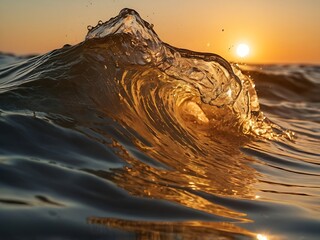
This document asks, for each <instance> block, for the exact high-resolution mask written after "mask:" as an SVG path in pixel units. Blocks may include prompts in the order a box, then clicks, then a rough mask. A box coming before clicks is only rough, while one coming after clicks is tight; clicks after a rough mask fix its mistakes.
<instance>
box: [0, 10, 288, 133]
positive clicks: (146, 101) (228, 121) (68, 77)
mask: <svg viewBox="0 0 320 240" xmlns="http://www.w3.org/2000/svg"><path fill="white" fill-rule="evenodd" d="M88 29H89V31H88V34H87V36H86V40H85V41H84V42H82V43H80V44H78V45H76V46H68V45H66V46H65V47H64V48H62V49H58V50H55V51H53V52H50V53H48V54H45V55H42V56H37V57H33V58H31V59H29V60H27V61H23V62H22V63H20V64H18V65H17V66H10V67H8V68H5V69H2V70H1V72H0V77H1V78H2V79H4V81H3V82H2V85H1V86H0V91H1V92H6V91H11V94H12V90H15V93H16V94H18V93H17V92H19V91H23V89H26V88H31V89H33V90H34V89H35V88H42V89H43V88H45V89H44V90H42V91H48V89H50V90H49V92H51V93H48V94H53V95H54V94H56V93H52V91H53V90H56V91H59V94H61V92H65V95H70V92H68V91H71V92H72V94H73V95H72V98H73V99H69V100H68V101H70V100H71V101H75V99H77V100H79V102H81V103H82V104H84V105H90V104H92V102H94V103H95V104H96V105H97V106H98V108H99V109H101V108H104V109H106V108H109V110H108V114H110V115H111V117H113V118H119V117H118V116H119V115H122V114H123V115H125V116H128V115H131V116H130V117H129V116H128V118H131V119H132V118H136V120H138V119H139V121H140V122H143V123H144V125H146V128H148V129H149V128H151V129H152V128H153V129H154V132H158V131H163V129H161V128H159V127H160V126H161V125H162V126H165V125H166V128H167V129H166V131H169V132H170V131H171V130H172V129H175V130H174V131H177V132H174V134H175V135H176V134H182V135H185V134H187V133H188V132H190V130H192V129H193V128H194V127H195V126H196V128H198V127H199V126H200V128H205V129H207V130H209V129H217V130H225V131H228V132H230V131H234V132H237V133H238V134H239V133H244V134H249V135H250V134H251V135H255V136H262V137H264V138H269V139H275V138H279V137H288V138H292V136H293V135H292V133H291V132H289V131H283V130H282V129H281V128H280V127H279V126H276V125H275V124H272V123H271V122H270V121H269V120H265V117H264V116H263V114H262V112H261V111H260V107H259V102H258V97H257V94H256V91H255V88H254V84H253V81H252V80H251V79H250V78H249V77H247V76H246V75H244V74H242V73H241V71H240V69H239V68H238V67H237V66H236V65H234V64H230V63H228V62H227V61H226V60H225V59H223V58H222V57H220V56H218V55H216V54H208V53H198V52H192V51H189V50H184V49H178V48H175V47H173V46H170V45H168V44H166V43H163V42H162V41H161V40H160V39H159V37H158V36H157V34H156V33H155V32H154V30H153V28H152V25H150V24H149V23H147V22H146V21H144V20H143V19H142V18H141V17H140V16H139V14H138V13H137V12H135V11H134V10H131V9H124V10H122V11H121V12H120V13H119V15H118V16H117V17H115V18H112V19H110V20H109V21H107V22H105V23H102V22H99V23H98V25H97V26H95V27H91V26H90V27H88ZM17 68H18V69H17ZM58 89H59V90H58ZM75 91H76V92H75ZM67 92H68V93H67ZM32 94H33V96H34V95H36V94H35V93H32ZM62 97H65V96H62ZM70 98H71V96H70ZM44 101H48V100H44ZM64 101H65V100H64ZM124 105H127V106H126V109H124ZM120 109H121V110H120ZM119 111H123V112H122V113H121V114H118V115H115V114H114V113H115V112H117V113H119ZM124 112H126V113H124ZM120 118H121V119H122V120H123V119H124V118H123V117H122V116H121V117H120ZM136 120H135V121H136ZM125 121H127V120H125ZM128 121H129V120H128ZM160 123H161V124H160ZM194 123H195V124H194ZM159 124H160V125H159ZM186 129H187V131H186ZM186 139H187V138H186Z"/></svg>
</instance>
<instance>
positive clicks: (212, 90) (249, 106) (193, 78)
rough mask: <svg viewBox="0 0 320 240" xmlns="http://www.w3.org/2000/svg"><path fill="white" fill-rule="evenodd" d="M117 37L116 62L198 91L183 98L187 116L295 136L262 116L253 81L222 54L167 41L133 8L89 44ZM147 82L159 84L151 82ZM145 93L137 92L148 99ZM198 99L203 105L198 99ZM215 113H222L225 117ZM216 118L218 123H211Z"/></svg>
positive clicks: (95, 31) (92, 33)
mask: <svg viewBox="0 0 320 240" xmlns="http://www.w3.org/2000/svg"><path fill="white" fill-rule="evenodd" d="M114 37H120V39H119V40H117V46H118V47H120V48H118V49H117V51H113V53H112V54H115V55H117V56H118V58H117V63H116V64H119V62H118V61H120V62H121V63H120V64H121V65H122V66H128V65H131V66H132V65H145V66H148V67H149V68H150V69H149V71H155V72H157V71H160V72H161V74H160V75H163V76H165V77H163V79H161V81H165V82H167V83H169V82H171V83H172V82H177V81H178V82H179V84H178V85H180V87H181V85H185V89H190V88H192V89H195V90H196V91H192V94H191V95H188V94H183V97H182V99H178V102H180V103H185V102H187V103H185V104H183V106H184V110H185V112H187V115H194V118H195V119H197V120H200V122H202V123H204V122H205V123H209V122H212V121H214V122H215V123H216V122H217V121H223V120H224V119H225V118H226V115H231V116H229V117H228V118H230V119H233V120H232V121H231V124H229V125H227V126H225V127H226V128H230V127H233V126H237V127H238V128H239V126H240V129H241V131H242V132H243V133H246V134H253V135H258V136H262V137H266V138H269V139H274V138H278V137H282V136H286V137H289V138H291V137H292V134H291V133H289V132H283V130H282V129H281V128H280V127H278V126H276V125H275V124H272V123H271V122H270V121H269V120H267V121H266V120H265V117H264V116H263V114H262V113H261V112H260V107H259V101H258V97H257V94H256V91H255V87H254V83H253V81H252V80H251V79H250V78H249V77H247V76H246V75H244V74H242V72H241V71H240V69H239V68H238V67H237V65H235V64H233V65H231V64H230V63H229V62H228V61H226V60H225V59H224V58H222V57H221V56H219V55H216V54H210V53H199V52H193V51H189V50H185V49H179V48H175V47H173V46H170V45H169V44H166V43H163V42H162V41H161V40H160V39H159V37H158V36H157V34H156V33H155V32H154V30H153V26H152V25H151V24H149V23H147V22H146V21H144V20H143V19H142V18H141V17H140V16H139V14H138V13H137V12H136V11H134V10H131V9H123V10H122V11H121V12H120V13H119V15H118V16H116V17H114V18H112V19H110V20H109V21H107V22H105V23H101V22H100V23H99V24H98V25H97V26H96V27H94V28H91V29H90V30H89V32H88V34H87V36H86V40H87V41H89V40H92V39H96V40H97V39H99V40H101V39H104V41H107V42H108V41H110V38H114ZM142 78H143V77H142ZM158 80H159V79H158ZM129 81H130V79H129V80H128V82H129ZM146 81H147V82H149V83H150V84H153V83H151V80H150V79H146ZM153 81H154V80H153ZM125 84H127V83H125ZM137 89H139V87H138V88H137ZM189 92H190V91H189ZM141 94H142V93H141V92H139V93H137V95H140V98H143V96H142V95H141ZM174 94H175V93H174V92H172V95H174ZM163 97H164V96H163ZM169 98H173V97H172V96H171V97H169ZM197 98H199V99H201V101H200V102H199V101H197ZM191 99H192V100H191ZM175 101H176V100H175ZM190 101H191V102H193V103H190ZM154 104H157V103H154ZM206 105H210V106H212V107H208V106H206ZM203 106H205V107H203ZM221 109H223V111H222V110H221ZM210 112H211V113H210ZM212 112H219V113H220V116H217V114H212ZM212 115H214V116H215V119H210V116H211V117H212ZM225 122H226V121H224V123H225ZM229 123H230V122H229ZM222 124H223V123H222ZM220 127H221V126H220Z"/></svg>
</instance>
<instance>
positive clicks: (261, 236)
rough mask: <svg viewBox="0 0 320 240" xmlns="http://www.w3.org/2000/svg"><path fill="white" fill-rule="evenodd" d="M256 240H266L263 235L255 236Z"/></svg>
mask: <svg viewBox="0 0 320 240" xmlns="http://www.w3.org/2000/svg"><path fill="white" fill-rule="evenodd" d="M257 239H258V240H268V238H267V236H266V235H263V234H257Z"/></svg>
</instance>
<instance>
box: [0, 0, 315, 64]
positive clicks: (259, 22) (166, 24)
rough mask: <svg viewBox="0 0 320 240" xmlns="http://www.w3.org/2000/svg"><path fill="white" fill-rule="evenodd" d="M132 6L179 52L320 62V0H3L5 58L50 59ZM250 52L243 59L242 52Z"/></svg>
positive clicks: (0, 47) (0, 28)
mask: <svg viewBox="0 0 320 240" xmlns="http://www.w3.org/2000/svg"><path fill="white" fill-rule="evenodd" d="M124 7H129V8H133V9H135V10H136V11H138V12H139V13H140V15H141V17H142V18H143V19H145V20H146V21H148V22H149V23H152V24H154V29H155V31H156V32H157V34H158V35H159V36H160V38H161V39H162V40H163V41H165V42H167V43H169V44H171V45H173V46H176V47H181V48H188V49H191V50H195V51H202V52H213V53H217V54H219V55H221V56H223V57H224V58H226V59H227V60H231V61H238V62H252V63H317V64H319V63H320V0H267V1H265V0H198V1H191V0H161V1H146V0H139V1H138V0H122V1H121V0H119V1H118V0H113V1H112V0H110V1H108V0H101V1H93V0H92V1H88V0H77V1H71V0H64V1H62V0H28V1H25V0H0V34H1V35H0V36H1V37H0V51H2V52H9V53H16V54H30V53H44V52H48V51H50V50H53V49H56V48H60V47H62V46H63V45H64V44H66V43H69V44H76V43H79V42H81V41H83V40H84V37H85V35H86V33H87V25H96V23H97V22H98V21H99V20H103V21H106V20H108V19H110V18H111V17H114V16H116V15H117V14H118V13H119V11H120V10H121V9H122V8H124ZM241 43H242V44H246V45H247V46H248V47H249V48H250V52H249V54H248V55H247V56H244V57H242V58H241V57H240V56H239V55H237V54H236V53H237V46H238V45H239V44H241Z"/></svg>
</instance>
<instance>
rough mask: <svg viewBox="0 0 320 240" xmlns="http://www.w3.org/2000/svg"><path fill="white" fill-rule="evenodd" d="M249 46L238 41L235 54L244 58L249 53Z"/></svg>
mask: <svg viewBox="0 0 320 240" xmlns="http://www.w3.org/2000/svg"><path fill="white" fill-rule="evenodd" d="M249 52H250V48H249V46H248V45H247V44H244V43H240V44H239V45H238V46H237V55H238V56H239V57H241V58H244V57H246V56H248V55H249Z"/></svg>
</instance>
